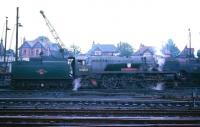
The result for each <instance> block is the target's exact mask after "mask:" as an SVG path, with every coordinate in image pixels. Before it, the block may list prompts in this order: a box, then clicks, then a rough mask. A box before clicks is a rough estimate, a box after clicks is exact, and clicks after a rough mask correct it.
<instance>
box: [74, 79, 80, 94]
mask: <svg viewBox="0 0 200 127" xmlns="http://www.w3.org/2000/svg"><path fill="white" fill-rule="evenodd" d="M73 86H74V87H73V89H72V90H73V91H77V90H78V89H79V88H80V87H81V78H77V79H75V80H74V81H73Z"/></svg>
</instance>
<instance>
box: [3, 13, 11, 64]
mask: <svg viewBox="0 0 200 127" xmlns="http://www.w3.org/2000/svg"><path fill="white" fill-rule="evenodd" d="M8 30H10V29H9V28H8V17H6V32H5V44H4V45H5V48H4V59H3V62H4V63H5V62H6V48H7V47H6V45H7V31H8Z"/></svg>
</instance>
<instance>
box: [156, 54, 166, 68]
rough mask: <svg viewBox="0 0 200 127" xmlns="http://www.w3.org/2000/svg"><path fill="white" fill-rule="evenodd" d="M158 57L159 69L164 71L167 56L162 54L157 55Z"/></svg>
mask: <svg viewBox="0 0 200 127" xmlns="http://www.w3.org/2000/svg"><path fill="white" fill-rule="evenodd" d="M156 59H157V64H158V65H159V66H158V71H162V70H163V65H164V64H165V58H164V57H162V56H157V57H156Z"/></svg>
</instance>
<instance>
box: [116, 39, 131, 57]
mask: <svg viewBox="0 0 200 127" xmlns="http://www.w3.org/2000/svg"><path fill="white" fill-rule="evenodd" d="M117 51H118V52H119V53H120V56H126V57H129V56H131V55H132V54H133V48H132V46H131V45H130V44H128V43H126V42H120V43H118V44H117Z"/></svg>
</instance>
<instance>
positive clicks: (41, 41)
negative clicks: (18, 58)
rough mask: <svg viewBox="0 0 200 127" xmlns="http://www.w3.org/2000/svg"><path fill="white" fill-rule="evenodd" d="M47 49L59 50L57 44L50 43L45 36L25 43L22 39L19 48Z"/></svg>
mask: <svg viewBox="0 0 200 127" xmlns="http://www.w3.org/2000/svg"><path fill="white" fill-rule="evenodd" d="M45 47H48V48H50V50H53V51H54V50H55V51H56V50H59V44H56V43H52V42H50V40H49V39H48V38H47V37H45V36H39V37H38V38H36V39H34V40H32V41H27V40H25V39H24V42H23V44H22V45H21V46H20V49H21V48H45Z"/></svg>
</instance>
